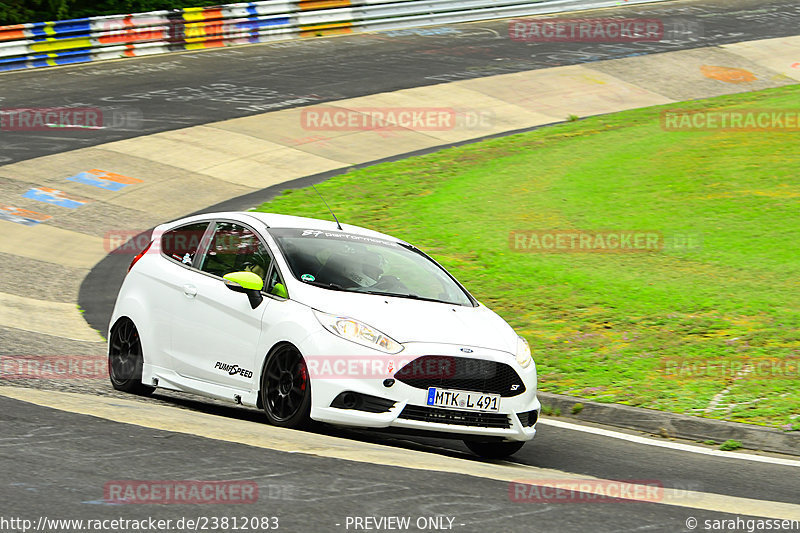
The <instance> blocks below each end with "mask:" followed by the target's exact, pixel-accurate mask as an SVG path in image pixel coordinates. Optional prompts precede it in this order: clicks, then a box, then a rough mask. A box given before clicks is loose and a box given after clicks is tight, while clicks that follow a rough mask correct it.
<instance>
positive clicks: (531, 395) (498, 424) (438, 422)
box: [300, 331, 541, 441]
mask: <svg viewBox="0 0 800 533" xmlns="http://www.w3.org/2000/svg"><path fill="white" fill-rule="evenodd" d="M404 346H405V348H404V350H403V351H402V352H400V353H398V354H394V355H390V354H385V353H382V352H378V351H377V350H373V349H370V348H367V347H362V346H360V345H357V344H354V343H351V342H349V341H346V340H344V339H339V338H338V337H335V336H334V335H332V334H330V333H328V332H327V331H321V332H318V333H315V334H313V335H312V336H310V337H309V338H308V339H306V342H305V343H304V344H303V346H301V347H300V348H301V352H302V353H303V355H304V358H305V359H306V364H307V366H308V367H309V375H310V377H311V397H312V405H311V418H312V419H314V420H317V421H320V422H327V423H331V424H336V425H343V426H355V427H363V428H387V429H394V430H398V431H404V430H406V431H409V432H414V433H416V432H431V433H437V434H442V435H450V436H452V437H454V438H463V439H467V440H481V439H487V440H493V439H502V440H509V441H527V440H531V439H532V438H533V437H534V435H535V434H536V423H535V422H536V420H538V414H539V410H540V409H541V405H540V403H539V401H538V399H537V398H536V366H535V364H531V365H530V366H528V368H525V369H523V368H522V367H521V366H520V365H519V364H517V363H516V360H515V358H514V356H513V355H511V354H509V353H506V352H501V351H497V350H489V349H485V348H480V347H474V346H456V345H451V344H434V343H407V344H405V345H404ZM462 349H466V350H467V351H469V350H472V352H471V353H465V352H464V351H463V350H462ZM319 353H324V354H325V355H321V356H316V355H313V354H319ZM431 355H433V356H439V357H442V358H445V359H447V358H460V359H471V360H475V361H491V362H495V363H503V364H505V365H508V366H509V367H510V368H511V369H513V371H514V372H516V374H517V375H518V376H519V378H520V380H521V382H522V384H524V388H525V390H524V392H522V393H520V394H516V395H514V396H501V398H500V401H499V410H498V411H497V412H492V413H488V414H487V413H483V412H478V411H469V410H463V409H452V408H444V407H431V406H429V405H428V404H427V399H428V390H427V388H419V387H420V384H419V383H417V384H416V386H411V385H409V384H407V383H404V382H403V381H400V380H399V379H397V376H396V374H397V371H398V370H400V369H401V368H403V366H404V365H405V364H406V363H408V362H412V361H414V360H416V359H418V358H420V357H423V356H431ZM387 380H389V381H387ZM392 380H393V383H392V382H391V381H392ZM422 381H424V380H422ZM436 383H437V386H439V387H441V388H444V389H453V390H467V389H465V388H463V387H459V386H449V385H448V382H447V379H443V380H439V381H437V382H436ZM348 392H349V393H354V394H356V395H363V396H368V397H376V398H380V399H383V400H387V401H386V402H384V403H387V404H390V405H391V406H390V407H387V408H386V409H385V410H384V412H369V411H368V410H363V409H359V408H342V407H341V406H339V407H336V406H332V405H331V404H333V403H335V400H336V399H337V397H340V395H341V394H342V393H348ZM468 392H486V391H473V390H469V391H468ZM492 392H499V391H492ZM506 394H510V393H506ZM338 404H341V402H338Z"/></svg>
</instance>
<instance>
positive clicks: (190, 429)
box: [0, 386, 800, 520]
mask: <svg viewBox="0 0 800 533" xmlns="http://www.w3.org/2000/svg"><path fill="white" fill-rule="evenodd" d="M0 395H2V396H6V397H8V398H13V399H16V400H20V401H23V402H28V403H33V404H36V405H41V406H43V407H50V408H53V409H57V410H60V411H67V412H70V413H78V414H83V415H89V416H94V417H98V418H104V419H106V420H112V421H115V422H120V423H123V424H133V425H136V426H141V427H147V428H151V429H156V430H163V431H170V432H174V433H184V434H188V435H194V436H198V437H205V438H209V439H215V440H220V441H226V442H235V443H239V444H245V445H248V446H255V447H260V448H266V449H271V450H277V451H282V452H289V453H303V454H308V455H317V456H322V457H331V458H335V459H343V460H346V461H353V462H360V463H370V464H376V465H384V466H395V467H402V468H410V469H414V470H425V471H435V472H448V473H453V474H463V475H468V476H476V477H482V478H486V479H494V480H497V481H507V482H517V483H520V482H522V483H530V484H537V482H540V483H542V484H544V485H546V484H547V483H548V482H549V483H550V484H554V483H558V482H559V481H560V480H563V481H565V482H566V481H586V480H595V481H601V482H603V483H617V484H622V485H625V487H624V488H625V489H626V491H627V493H633V494H635V493H636V491H637V490H641V491H645V494H647V492H646V490H647V487H646V486H644V485H636V484H633V483H626V482H619V481H616V482H614V481H611V480H603V479H600V478H594V477H591V476H585V475H579V474H573V473H571V472H564V471H561V470H555V469H549V468H539V467H533V466H525V465H519V464H514V463H510V462H501V463H488V462H480V461H474V460H469V459H461V458H458V457H448V456H443V455H439V454H433V453H427V452H421V451H416V450H406V449H399V448H395V447H392V446H386V445H383V444H372V443H368V442H361V441H356V440H351V439H344V438H340V437H332V436H328V435H318V434H314V433H306V432H303V431H294V430H289V429H283V428H278V427H274V426H269V425H266V424H259V423H255V422H251V421H248V420H239V419H234V418H228V417H224V416H218V415H211V414H208V413H202V412H197V411H190V410H186V409H178V408H175V407H169V406H164V405H159V404H157V403H155V402H148V401H132V400H125V399H121V398H111V397H106V396H91V395H87V394H76V393H68V392H55V391H49V390H48V391H46V390H38V389H27V388H23V387H9V386H0ZM521 480H524V481H521ZM603 483H601V484H599V485H600V486H602V485H603ZM589 485H590V486H591V485H592V484H591V483H590V484H589ZM546 486H550V485H546ZM580 492H585V493H587V494H598V495H601V494H603V493H602V490H600V491H598V490H597V489H593V488H591V487H590V488H589V489H588V490H585V491H584V490H581V491H580ZM627 499H629V500H631V499H633V498H627ZM520 505H523V504H522V503H521V504H520ZM656 505H671V506H675V507H682V508H690V509H700V510H706V511H715V512H722V513H729V514H735V515H740V516H742V515H746V516H754V517H765V518H778V519H785V520H800V505H797V504H793V503H784V502H773V501H765V500H755V499H750V498H740V497H736V496H725V495H722V494H714V493H709V492H696V491H687V490H682V489H681V490H678V489H672V488H665V489H663V497H662V498H661V500H660V501H659V502H657V503H656Z"/></svg>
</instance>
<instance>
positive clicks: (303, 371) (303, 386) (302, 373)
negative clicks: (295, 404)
mask: <svg viewBox="0 0 800 533" xmlns="http://www.w3.org/2000/svg"><path fill="white" fill-rule="evenodd" d="M300 379H302V380H303V383H301V384H300V390H301V391H305V390H306V383H307V382H308V373H307V372H306V365H303V366H301V367H300Z"/></svg>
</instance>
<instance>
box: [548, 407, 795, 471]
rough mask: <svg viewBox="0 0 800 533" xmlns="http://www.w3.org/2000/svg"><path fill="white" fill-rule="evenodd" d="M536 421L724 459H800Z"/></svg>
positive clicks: (779, 461)
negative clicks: (711, 448)
mask: <svg viewBox="0 0 800 533" xmlns="http://www.w3.org/2000/svg"><path fill="white" fill-rule="evenodd" d="M538 423H539V424H543V425H545V426H553V427H557V428H562V429H569V430H572V431H582V432H584V433H591V434H593V435H600V436H603V437H611V438H612V439H620V440H627V441H628V442H635V443H637V444H646V445H648V446H658V447H661V448H670V449H672V450H678V451H681V452H690V453H699V454H703V455H713V456H715V457H723V458H725V459H737V460H741V461H754V462H757V463H769V464H773V465H782V466H793V467H796V468H797V467H800V461H796V460H793V459H783V458H781V457H768V456H764V455H749V454H745V453H735V452H726V451H722V450H710V449H708V448H701V447H700V446H692V445H691V444H683V443H680V442H670V441H660V440H656V439H651V438H648V437H640V436H638V435H628V434H627V433H620V432H618V431H611V430H608V429H602V428H596V427H591V426H582V425H580V424H572V423H570V422H563V421H561V420H553V419H550V418H540V419H539V422H538Z"/></svg>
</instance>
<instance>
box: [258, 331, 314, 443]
mask: <svg viewBox="0 0 800 533" xmlns="http://www.w3.org/2000/svg"><path fill="white" fill-rule="evenodd" d="M261 399H262V402H263V404H264V412H265V413H266V415H267V420H269V423H270V424H272V425H275V426H279V427H283V428H289V429H304V428H307V427H308V426H309V425H310V423H311V417H310V413H311V381H310V379H309V377H308V368H307V367H306V362H305V360H304V359H303V356H302V355H301V354H300V352H299V351H298V350H297V348H295V347H294V346H292V345H290V344H284V345H282V346H279V347H278V348H276V349H274V350H273V351H272V352H270V354H269V355H268V356H267V361H266V363H265V364H264V372H263V374H262V376H261Z"/></svg>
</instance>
